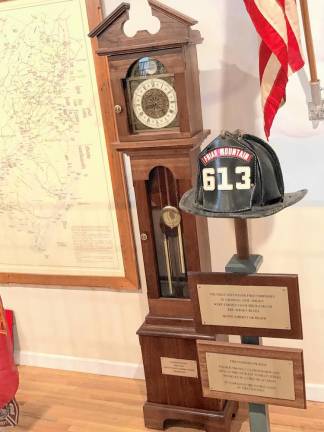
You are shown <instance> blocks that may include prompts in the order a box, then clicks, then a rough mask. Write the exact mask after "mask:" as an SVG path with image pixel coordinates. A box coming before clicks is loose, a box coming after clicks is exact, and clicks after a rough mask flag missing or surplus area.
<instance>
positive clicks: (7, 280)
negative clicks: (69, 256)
mask: <svg viewBox="0 0 324 432" xmlns="http://www.w3.org/2000/svg"><path fill="white" fill-rule="evenodd" d="M10 1H11V0H0V3H4V2H6V3H7V2H8V3H9V2H10ZM21 1H22V2H23V0H21ZM80 1H82V2H84V4H85V7H86V10H87V16H88V23H89V29H90V30H91V29H92V28H94V27H96V26H97V25H98V24H99V23H100V22H101V21H102V19H103V10H102V5H101V0H80ZM91 45H92V53H93V62H94V68H95V73H96V79H97V87H98V94H99V100H100V107H101V113H102V119H103V126H104V134H105V140H106V147H107V153H108V162H109V167H110V174H111V181H112V187H113V195H114V202H115V203H118V205H116V206H115V211H116V216H117V223H118V229H119V237H120V244H121V252H122V259H123V265H124V273H125V274H124V276H123V277H121V276H93V275H89V276H84V275H82V276H76V275H66V274H62V275H60V274H31V273H9V272H8V273H7V272H0V283H2V284H11V283H12V284H23V285H25V284H27V285H28V284H32V285H42V286H44V285H45V286H46V285H57V286H62V287H69V286H77V287H98V288H106V289H118V290H129V291H132V290H138V289H140V284H139V274H138V266H137V255H136V246H135V240H134V233H133V223H132V218H131V211H130V203H129V196H128V187H127V181H126V173H125V166H124V159H123V155H122V154H120V153H119V152H117V151H116V150H115V149H113V148H112V145H111V143H112V142H114V141H116V140H117V139H118V135H117V129H116V124H115V115H114V105H113V99H112V92H111V81H110V75H109V65H108V58H107V57H100V56H98V55H97V54H96V49H97V40H96V39H95V38H94V39H92V40H91Z"/></svg>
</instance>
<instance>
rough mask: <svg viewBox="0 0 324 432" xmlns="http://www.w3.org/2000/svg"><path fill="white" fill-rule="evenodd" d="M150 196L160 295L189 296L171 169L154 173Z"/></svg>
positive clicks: (179, 217) (159, 168)
mask: <svg viewBox="0 0 324 432" xmlns="http://www.w3.org/2000/svg"><path fill="white" fill-rule="evenodd" d="M149 194H150V205H151V214H152V222H153V229H154V241H155V249H156V255H157V257H156V258H157V264H158V272H159V278H158V279H159V284H160V294H161V296H162V297H176V298H183V297H188V287H187V273H186V259H185V251H184V247H183V233H182V225H181V222H182V220H181V219H182V218H181V213H180V211H179V209H178V202H179V196H178V190H177V181H176V180H175V178H174V176H173V174H172V173H171V171H170V170H168V169H167V168H164V167H157V168H155V169H154V170H153V171H152V172H151V174H150V179H149Z"/></svg>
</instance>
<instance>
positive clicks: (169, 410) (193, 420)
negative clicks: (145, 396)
mask: <svg viewBox="0 0 324 432" xmlns="http://www.w3.org/2000/svg"><path fill="white" fill-rule="evenodd" d="M237 409H238V403H237V402H233V401H227V402H226V404H225V407H224V409H223V410H222V411H207V410H202V409H194V408H185V407H179V406H172V405H163V404H157V403H151V402H146V403H145V405H144V407H143V412H144V422H145V426H146V427H147V428H149V429H157V430H164V429H165V428H166V427H168V426H170V423H171V422H183V423H189V424H194V425H197V426H199V427H203V428H204V430H205V431H206V432H229V431H230V430H231V422H232V419H233V417H235V415H236V412H237ZM169 422H170V423H169Z"/></svg>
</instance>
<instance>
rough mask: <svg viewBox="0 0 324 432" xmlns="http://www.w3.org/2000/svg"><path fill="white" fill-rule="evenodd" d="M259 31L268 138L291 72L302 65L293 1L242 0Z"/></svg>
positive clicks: (283, 98)
mask: <svg viewBox="0 0 324 432" xmlns="http://www.w3.org/2000/svg"><path fill="white" fill-rule="evenodd" d="M244 3H245V6H246V9H247V11H248V13H249V15H250V17H251V19H252V21H253V24H254V26H255V28H256V30H257V32H258V33H259V35H260V37H261V39H262V41H261V45H260V56H259V69H260V84H261V96H262V108H263V114H264V131H265V134H266V136H267V138H269V135H270V129H271V126H272V123H273V120H274V118H275V115H276V113H277V111H278V109H279V107H280V106H281V104H282V103H283V102H284V101H285V97H286V85H287V82H288V77H289V75H290V74H291V73H293V72H296V71H298V70H299V69H301V68H302V67H303V65H304V60H303V57H302V53H301V47H300V30H299V22H298V12H297V5H296V0H244Z"/></svg>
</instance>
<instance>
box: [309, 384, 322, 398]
mask: <svg viewBox="0 0 324 432" xmlns="http://www.w3.org/2000/svg"><path fill="white" fill-rule="evenodd" d="M306 397H307V400H308V401H313V402H324V384H306Z"/></svg>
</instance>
